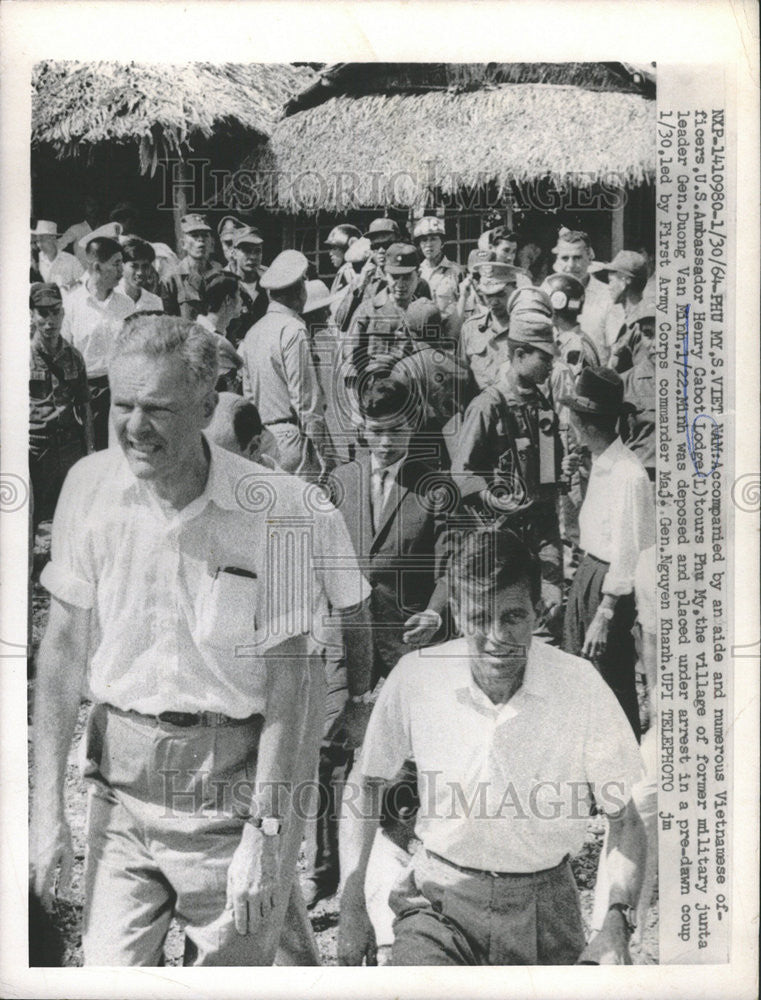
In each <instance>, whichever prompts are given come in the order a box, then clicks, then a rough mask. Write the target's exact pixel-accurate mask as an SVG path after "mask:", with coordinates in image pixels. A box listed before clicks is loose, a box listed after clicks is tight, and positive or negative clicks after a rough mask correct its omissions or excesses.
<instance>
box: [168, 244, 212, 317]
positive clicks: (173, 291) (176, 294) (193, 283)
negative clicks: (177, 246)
mask: <svg viewBox="0 0 761 1000" xmlns="http://www.w3.org/2000/svg"><path fill="white" fill-rule="evenodd" d="M221 270H222V268H221V267H220V266H219V264H217V262H216V261H214V260H212V261H209V264H208V267H207V270H206V271H205V272H204V274H203V275H200V274H198V273H197V272H196V271H195V270H193V269H192V268H191V266H190V258H189V257H183V258H182V260H181V261H180V263H179V265H178V267H177V270H176V271H175V272H174V273H173V274H170V275H169V277H168V278H167V280H166V281H163V282H162V283H161V298H162V299H163V301H164V312H165V313H167V314H168V315H169V316H182V318H183V319H195V318H196V316H197V315H198V308H199V306H200V304H201V299H202V298H203V295H204V292H205V283H206V280H207V279H208V278H210V277H211V275H212V274H219V273H220V272H221Z"/></svg>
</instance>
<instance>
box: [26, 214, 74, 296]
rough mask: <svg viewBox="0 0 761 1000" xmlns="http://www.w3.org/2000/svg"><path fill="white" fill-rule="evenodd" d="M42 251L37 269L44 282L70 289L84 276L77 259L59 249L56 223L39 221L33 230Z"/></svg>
mask: <svg viewBox="0 0 761 1000" xmlns="http://www.w3.org/2000/svg"><path fill="white" fill-rule="evenodd" d="M32 236H33V237H34V238H35V240H36V241H37V246H38V247H39V250H40V256H39V260H38V261H37V268H38V270H39V272H40V274H41V275H42V280H43V281H45V282H48V283H51V284H54V285H58V287H59V288H63V289H66V288H70V287H71V286H72V285H73V284H74V283H75V282H77V281H79V279H80V278H81V277H82V275H83V274H84V268H83V267H82V265H81V264H80V263H79V261H78V260H77V258H76V257H75V256H74V255H73V254H70V253H66V251H64V250H59V248H58V227H57V226H56V224H55V222H49V221H48V220H47V219H39V220H38V221H37V225H36V226H35V227H34V229H33V230H32Z"/></svg>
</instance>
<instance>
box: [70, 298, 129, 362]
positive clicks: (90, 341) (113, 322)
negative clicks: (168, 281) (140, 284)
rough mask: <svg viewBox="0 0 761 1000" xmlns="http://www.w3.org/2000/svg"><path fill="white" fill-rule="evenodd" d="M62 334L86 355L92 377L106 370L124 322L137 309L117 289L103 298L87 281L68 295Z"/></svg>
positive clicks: (84, 356)
mask: <svg viewBox="0 0 761 1000" xmlns="http://www.w3.org/2000/svg"><path fill="white" fill-rule="evenodd" d="M63 305H64V317H63V324H62V326H61V334H62V336H63V337H65V339H66V340H68V341H69V342H70V343H71V344H72V345H73V346H74V347H76V349H77V350H78V351H79V352H80V354H81V355H82V357H83V358H84V359H85V367H86V368H87V377H88V378H97V377H99V376H102V375H105V374H106V369H107V366H108V359H109V356H110V354H111V348H112V346H113V343H114V341H115V340H116V337H117V335H118V333H119V331H120V330H121V326H122V323H123V322H124V320H125V319H126V318H127V316H131V315H132V313H134V312H135V303H134V302H133V301H132V299H131V298H130V297H129V296H128V295H125V294H124V293H123V292H120V291H119V290H118V289H116V288H115V289H113V291H111V292H109V294H108V295H107V296H106V298H105V299H103V301H101V300H100V299H98V298H96V296H95V295H94V294H93V292H91V291H90V289H89V288H88V287H87V282H86V281H83V282H82V283H80V284H77V285H75V286H74V287H73V288H72V290H71V291H70V292H69V294H68V295H67V296H66V297H65V299H64V304H63Z"/></svg>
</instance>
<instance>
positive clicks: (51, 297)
mask: <svg viewBox="0 0 761 1000" xmlns="http://www.w3.org/2000/svg"><path fill="white" fill-rule="evenodd" d="M62 302H63V296H62V295H61V289H60V288H59V287H58V285H54V284H53V283H52V282H48V281H35V283H34V284H33V285H30V286H29V308H30V309H37V308H38V307H43V306H60V305H61V303H62Z"/></svg>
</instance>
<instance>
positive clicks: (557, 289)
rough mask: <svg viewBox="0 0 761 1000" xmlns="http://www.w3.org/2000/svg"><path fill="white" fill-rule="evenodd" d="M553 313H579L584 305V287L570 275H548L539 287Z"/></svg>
mask: <svg viewBox="0 0 761 1000" xmlns="http://www.w3.org/2000/svg"><path fill="white" fill-rule="evenodd" d="M541 291H543V292H544V293H545V294H546V295H547V297H548V298H549V300H550V305H551V306H552V308H553V309H554V310H555V312H563V311H564V310H566V309H567V310H568V311H569V312H576V313H578V312H581V307H582V306H583V305H584V285H583V284H582V283H581V282H580V281H579V279H578V278H574V276H573V275H572V274H550V275H549V276H548V277H547V278H545V280H544V282H543V283H542V286H541Z"/></svg>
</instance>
